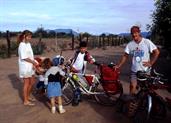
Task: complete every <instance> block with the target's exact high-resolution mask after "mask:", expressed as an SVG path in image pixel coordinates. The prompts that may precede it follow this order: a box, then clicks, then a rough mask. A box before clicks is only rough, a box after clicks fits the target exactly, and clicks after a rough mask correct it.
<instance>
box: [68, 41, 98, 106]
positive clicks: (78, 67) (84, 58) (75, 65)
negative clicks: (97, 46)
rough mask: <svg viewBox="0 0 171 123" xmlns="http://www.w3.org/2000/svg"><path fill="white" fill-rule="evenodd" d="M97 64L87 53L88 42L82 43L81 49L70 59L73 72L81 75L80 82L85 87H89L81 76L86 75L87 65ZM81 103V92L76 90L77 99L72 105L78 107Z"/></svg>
mask: <svg viewBox="0 0 171 123" xmlns="http://www.w3.org/2000/svg"><path fill="white" fill-rule="evenodd" d="M87 62H88V63H90V64H93V63H95V59H94V58H93V57H92V56H91V55H90V53H89V52H88V51H87V42H85V41H81V42H80V45H79V49H78V50H77V51H76V52H75V53H74V56H73V57H72V58H71V59H70V63H71V72H73V73H78V74H79V73H80V75H79V80H80V81H81V82H82V85H83V86H84V87H87V85H88V84H87V83H85V81H84V78H83V76H82V75H81V74H85V70H86V64H87ZM79 101H81V91H80V90H79V88H77V89H76V90H75V98H74V100H73V103H72V105H73V106H77V105H78V104H79Z"/></svg>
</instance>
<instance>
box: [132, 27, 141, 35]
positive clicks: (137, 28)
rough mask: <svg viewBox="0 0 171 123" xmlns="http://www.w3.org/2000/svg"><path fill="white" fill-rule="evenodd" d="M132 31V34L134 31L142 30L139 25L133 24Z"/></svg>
mask: <svg viewBox="0 0 171 123" xmlns="http://www.w3.org/2000/svg"><path fill="white" fill-rule="evenodd" d="M130 31H131V34H132V33H134V32H140V31H141V30H140V27H139V26H132V27H131V30H130Z"/></svg>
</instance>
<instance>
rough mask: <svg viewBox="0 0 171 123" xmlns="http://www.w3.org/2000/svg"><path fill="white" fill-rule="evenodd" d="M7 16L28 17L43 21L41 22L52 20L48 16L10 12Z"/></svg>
mask: <svg viewBox="0 0 171 123" xmlns="http://www.w3.org/2000/svg"><path fill="white" fill-rule="evenodd" d="M9 15H11V16H14V17H22V18H25V17H28V18H33V19H43V20H52V19H53V18H52V17H51V16H49V15H48V14H41V13H33V12H12V13H9Z"/></svg>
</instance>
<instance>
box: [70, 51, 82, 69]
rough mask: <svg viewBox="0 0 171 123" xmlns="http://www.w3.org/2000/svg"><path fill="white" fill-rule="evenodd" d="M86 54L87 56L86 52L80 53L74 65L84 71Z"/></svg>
mask: <svg viewBox="0 0 171 123" xmlns="http://www.w3.org/2000/svg"><path fill="white" fill-rule="evenodd" d="M84 56H85V53H78V56H77V58H76V60H75V62H74V64H73V67H74V68H75V69H76V70H78V71H82V69H83V66H84Z"/></svg>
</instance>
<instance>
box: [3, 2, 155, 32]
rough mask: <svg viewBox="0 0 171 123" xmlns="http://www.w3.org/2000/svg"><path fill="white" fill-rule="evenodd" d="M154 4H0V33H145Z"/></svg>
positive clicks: (150, 21) (150, 20)
mask: <svg viewBox="0 0 171 123" xmlns="http://www.w3.org/2000/svg"><path fill="white" fill-rule="evenodd" d="M154 9H155V6H154V0H0V31H6V30H9V31H23V30H25V29H29V30H31V31H35V30H36V29H37V28H40V27H41V26H42V27H43V28H44V29H73V30H74V31H77V32H88V33H91V34H101V33H104V32H105V33H112V34H118V33H122V32H129V30H130V27H131V26H133V25H138V26H140V27H141V31H147V30H146V25H147V24H151V23H152V18H151V15H152V13H153V11H154Z"/></svg>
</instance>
